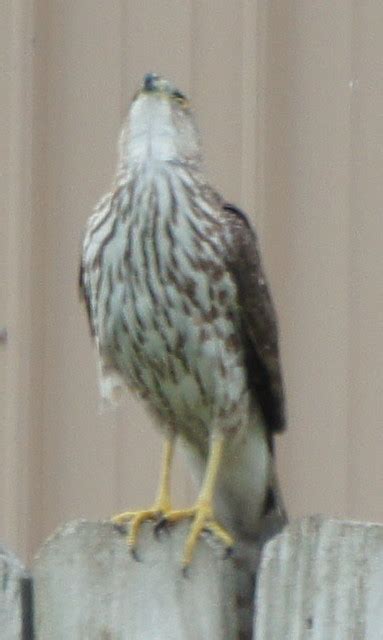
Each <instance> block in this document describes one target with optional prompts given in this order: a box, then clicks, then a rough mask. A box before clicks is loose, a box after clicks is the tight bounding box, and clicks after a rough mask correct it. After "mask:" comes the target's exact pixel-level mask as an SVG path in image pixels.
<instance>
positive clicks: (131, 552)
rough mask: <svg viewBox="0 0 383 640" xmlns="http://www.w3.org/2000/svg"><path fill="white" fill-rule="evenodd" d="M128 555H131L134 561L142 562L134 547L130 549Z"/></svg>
mask: <svg viewBox="0 0 383 640" xmlns="http://www.w3.org/2000/svg"><path fill="white" fill-rule="evenodd" d="M130 555H131V556H132V558H133V560H135V561H136V562H142V560H141V558H140V556H139V555H138V553H137V550H136V549H135V548H134V547H132V549H130Z"/></svg>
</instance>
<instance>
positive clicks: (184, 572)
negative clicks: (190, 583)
mask: <svg viewBox="0 0 383 640" xmlns="http://www.w3.org/2000/svg"><path fill="white" fill-rule="evenodd" d="M182 577H183V578H190V567H189V565H188V564H184V565H182Z"/></svg>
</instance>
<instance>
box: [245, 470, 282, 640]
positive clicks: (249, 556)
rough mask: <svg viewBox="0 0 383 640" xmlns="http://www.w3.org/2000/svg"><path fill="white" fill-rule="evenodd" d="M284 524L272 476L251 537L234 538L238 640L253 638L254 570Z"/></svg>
mask: <svg viewBox="0 0 383 640" xmlns="http://www.w3.org/2000/svg"><path fill="white" fill-rule="evenodd" d="M286 524H287V514H286V510H285V507H284V504H283V500H282V496H281V493H280V489H279V486H278V482H277V478H276V476H275V475H274V478H273V481H272V484H271V485H270V487H269V490H268V495H267V498H266V507H265V513H264V515H263V517H262V519H261V521H260V527H259V529H258V531H257V532H256V534H255V535H254V537H252V538H250V537H248V536H247V537H244V536H242V537H240V536H238V534H237V538H236V549H235V556H234V562H235V566H236V570H237V607H238V621H239V634H238V640H251V639H252V637H253V628H254V616H255V615H256V611H255V610H254V592H255V583H256V576H257V569H258V565H259V561H260V556H261V551H262V547H263V545H264V544H265V543H266V542H267V541H268V540H270V538H272V537H273V536H275V535H276V534H277V533H279V532H280V531H281V530H282V529H283V527H284V526H285V525H286Z"/></svg>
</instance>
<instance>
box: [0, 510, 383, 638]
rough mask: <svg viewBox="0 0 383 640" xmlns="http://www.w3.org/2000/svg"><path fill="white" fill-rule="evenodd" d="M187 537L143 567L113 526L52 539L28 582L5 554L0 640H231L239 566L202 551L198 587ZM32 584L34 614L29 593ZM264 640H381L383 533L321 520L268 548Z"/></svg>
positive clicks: (78, 526) (259, 603) (170, 538)
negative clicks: (184, 566)
mask: <svg viewBox="0 0 383 640" xmlns="http://www.w3.org/2000/svg"><path fill="white" fill-rule="evenodd" d="M185 534H186V530H185V527H184V526H183V525H182V526H180V527H178V528H176V529H174V530H172V532H171V533H169V534H164V535H163V536H162V537H161V539H160V540H159V541H158V540H156V539H154V537H153V535H152V528H151V526H150V525H147V526H146V527H144V530H143V535H142V537H141V539H140V548H139V555H140V557H141V560H142V561H141V562H135V561H133V560H132V559H131V558H130V556H129V554H128V553H127V550H126V545H125V542H124V539H123V537H122V536H121V535H120V534H119V533H118V532H117V531H116V530H115V529H113V527H112V526H111V525H110V524H109V523H90V522H86V521H78V522H74V523H71V524H68V525H66V526H64V527H63V528H61V529H60V530H59V531H57V532H56V533H55V534H54V535H53V536H52V537H51V538H50V539H48V540H47V541H46V542H45V544H44V545H43V547H42V548H41V550H40V552H39V554H38V556H37V557H36V559H35V561H34V563H33V566H32V569H31V575H32V577H29V575H28V573H27V572H26V570H25V569H24V568H23V567H22V565H21V563H20V562H19V561H18V560H17V558H16V557H15V556H13V555H12V554H10V553H9V552H7V551H6V550H5V549H0V638H1V640H32V638H33V639H34V640H128V639H129V640H149V639H150V640H186V639H188V640H234V639H237V638H238V634H237V629H236V615H235V606H236V603H235V589H234V573H233V571H234V566H233V564H232V562H231V561H230V560H223V559H221V558H220V557H219V556H218V554H216V553H215V551H214V550H212V549H211V547H210V546H209V545H208V544H207V543H204V542H202V543H201V544H200V545H199V548H198V552H197V553H196V556H195V559H194V561H193V565H192V569H191V572H190V576H189V577H188V578H184V577H183V576H182V575H181V572H180V568H179V558H180V554H181V550H182V545H183V542H184V539H185ZM32 582H33V594H34V596H33V603H32V598H31V584H32ZM255 610H256V616H255V617H256V621H255V622H254V629H255V630H254V638H255V639H256V640H308V639H310V640H383V526H380V525H375V524H365V523H354V522H342V521H335V520H328V519H325V518H322V517H319V516H313V517H310V518H307V519H304V520H302V521H298V522H295V523H293V524H291V525H290V526H288V527H286V529H285V530H284V531H283V533H282V534H280V535H278V536H276V537H275V538H274V539H273V540H271V541H270V542H268V543H267V544H266V546H265V548H264V551H263V555H262V562H261V566H260V570H259V576H258V589H257V594H256V602H255Z"/></svg>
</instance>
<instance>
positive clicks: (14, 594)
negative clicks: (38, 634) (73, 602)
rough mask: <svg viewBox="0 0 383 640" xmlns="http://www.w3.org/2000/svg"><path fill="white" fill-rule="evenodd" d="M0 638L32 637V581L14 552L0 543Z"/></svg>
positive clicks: (24, 639) (22, 638)
mask: <svg viewBox="0 0 383 640" xmlns="http://www.w3.org/2000/svg"><path fill="white" fill-rule="evenodd" d="M0 638H1V640H30V639H31V638H32V608H31V585H30V580H29V577H28V574H27V572H26V571H25V569H24V567H23V566H22V564H21V562H20V561H19V560H18V559H17V558H16V556H15V555H13V553H11V552H10V551H8V550H7V549H5V548H4V547H2V546H0Z"/></svg>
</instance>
